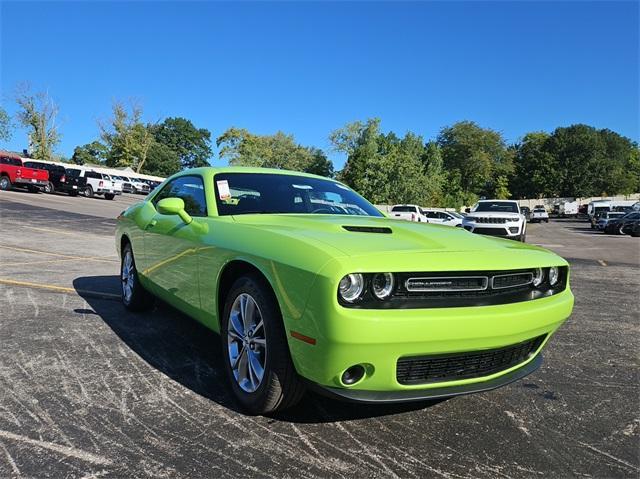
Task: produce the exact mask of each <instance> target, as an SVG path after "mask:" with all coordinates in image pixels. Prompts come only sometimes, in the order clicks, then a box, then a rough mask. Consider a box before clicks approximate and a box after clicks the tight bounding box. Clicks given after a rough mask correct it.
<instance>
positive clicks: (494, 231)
mask: <svg viewBox="0 0 640 479" xmlns="http://www.w3.org/2000/svg"><path fill="white" fill-rule="evenodd" d="M531 221H533V219H532V220H531ZM462 227H463V228H464V229H466V230H467V231H470V232H471V233H476V234H481V235H488V236H500V237H502V238H516V237H518V236H520V234H521V233H520V227H519V226H518V225H517V224H509V223H505V224H490V223H463V224H462Z"/></svg>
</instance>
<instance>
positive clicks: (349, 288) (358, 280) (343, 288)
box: [338, 273, 364, 303]
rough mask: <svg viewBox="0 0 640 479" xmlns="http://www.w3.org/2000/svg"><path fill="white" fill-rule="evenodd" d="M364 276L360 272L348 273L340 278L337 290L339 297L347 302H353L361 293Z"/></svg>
mask: <svg viewBox="0 0 640 479" xmlns="http://www.w3.org/2000/svg"><path fill="white" fill-rule="evenodd" d="M363 289H364V278H363V277H362V275H361V274H360V273H353V274H348V275H346V276H345V277H344V278H342V279H341V280H340V286H339V287H338V291H339V293H340V297H341V298H342V299H344V300H345V301H346V302H348V303H353V302H354V301H355V300H356V299H358V298H359V297H360V295H361V294H362V290H363Z"/></svg>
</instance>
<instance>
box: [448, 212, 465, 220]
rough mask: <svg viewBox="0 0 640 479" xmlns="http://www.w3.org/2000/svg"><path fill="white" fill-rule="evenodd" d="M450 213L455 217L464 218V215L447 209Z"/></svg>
mask: <svg viewBox="0 0 640 479" xmlns="http://www.w3.org/2000/svg"><path fill="white" fill-rule="evenodd" d="M449 214H450V215H453V216H455V217H456V218H459V219H462V218H464V216H462V215H461V214H460V213H458V212H457V211H449Z"/></svg>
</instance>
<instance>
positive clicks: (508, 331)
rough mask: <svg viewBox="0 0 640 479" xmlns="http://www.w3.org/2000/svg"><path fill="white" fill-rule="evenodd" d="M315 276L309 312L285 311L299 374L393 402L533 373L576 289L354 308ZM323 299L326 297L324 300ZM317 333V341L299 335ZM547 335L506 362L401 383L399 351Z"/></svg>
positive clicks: (479, 347) (334, 389)
mask: <svg viewBox="0 0 640 479" xmlns="http://www.w3.org/2000/svg"><path fill="white" fill-rule="evenodd" d="M322 282H323V281H322V280H321V281H320V282H319V283H318V282H317V283H316V284H315V285H314V287H313V290H314V294H313V295H312V297H311V298H310V299H309V302H308V303H307V308H306V310H305V311H304V313H303V314H302V315H301V316H300V317H299V318H297V319H291V318H287V317H285V325H286V329H287V336H288V341H289V348H290V351H291V355H292V358H293V362H294V365H295V367H296V370H297V371H298V373H299V374H300V375H301V376H303V377H304V378H306V379H307V380H308V381H310V382H312V383H314V384H315V385H317V386H316V387H319V388H321V389H323V390H325V392H327V393H329V394H332V395H338V396H340V397H343V398H346V399H351V400H360V401H369V402H381V401H382V402H394V401H411V400H420V399H429V398H437V397H445V396H453V395H458V394H468V393H471V392H477V391H484V390H488V389H493V388H496V387H499V386H501V385H503V384H506V383H508V382H511V381H515V380H517V379H519V378H521V377H524V376H525V375H527V374H529V373H531V372H532V371H534V370H535V369H536V368H537V367H538V366H539V361H540V360H541V359H540V352H541V350H542V349H543V348H544V346H545V344H546V342H547V341H548V340H549V338H550V337H551V335H552V334H553V333H554V332H555V331H556V330H557V329H558V328H559V327H560V325H561V324H562V323H563V322H564V321H565V320H566V319H567V318H568V317H569V315H570V314H571V310H572V308H573V294H572V293H571V291H570V290H569V287H568V286H567V289H565V290H564V291H563V292H561V293H558V294H555V295H553V296H549V297H546V298H541V299H536V300H531V301H523V302H519V303H512V304H502V305H492V306H473V307H460V308H425V309H391V310H382V309H376V310H372V309H354V308H345V307H342V306H340V305H339V304H338V303H337V300H336V301H335V302H334V303H332V304H327V303H329V302H328V301H326V298H327V296H326V293H329V294H331V295H332V296H335V284H331V283H330V282H328V281H327V284H321V283H322ZM323 298H324V299H325V301H323V300H322V299H323ZM300 335H303V336H304V337H306V338H313V340H314V341H313V344H311V343H310V342H305V341H303V340H299V339H298V338H299V337H300ZM541 335H546V338H545V340H544V342H543V343H542V344H541V345H540V346H539V348H538V349H537V350H536V351H535V352H534V353H532V354H531V355H529V356H528V357H527V358H526V359H524V360H522V362H520V363H518V364H515V365H513V366H510V367H507V369H504V370H500V371H498V372H495V373H492V374H489V375H485V376H482V377H472V378H467V379H459V380H446V381H439V382H427V383H419V384H401V383H400V382H399V381H398V373H397V365H398V360H399V359H401V358H407V357H413V356H430V355H439V354H449V353H452V354H457V353H461V354H463V353H467V352H477V351H483V350H490V349H496V348H501V347H504V346H508V345H513V344H516V343H520V342H523V341H528V340H530V339H532V338H536V337H538V336H541ZM354 365H362V366H363V367H364V369H365V371H366V373H365V376H364V377H363V378H362V379H361V380H360V381H358V382H357V383H355V384H353V385H351V386H347V385H345V384H344V383H343V382H342V380H341V377H342V374H343V373H344V372H345V371H346V370H347V369H348V368H350V367H352V366H354Z"/></svg>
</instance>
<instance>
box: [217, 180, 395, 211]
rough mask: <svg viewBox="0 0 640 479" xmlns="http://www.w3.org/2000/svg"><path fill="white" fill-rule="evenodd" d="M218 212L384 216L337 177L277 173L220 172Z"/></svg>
mask: <svg viewBox="0 0 640 479" xmlns="http://www.w3.org/2000/svg"><path fill="white" fill-rule="evenodd" d="M214 187H215V195H216V203H217V205H218V214H219V215H220V216H226V215H243V214H255V213H258V214H269V213H298V214H332V215H357V216H384V215H383V214H382V213H381V212H380V211H378V210H377V209H376V207H375V206H373V205H372V204H371V203H369V202H368V201H367V200H365V199H364V198H362V197H361V196H360V195H358V194H357V193H355V192H354V191H352V190H351V189H349V188H348V187H346V186H344V185H341V184H340V183H336V182H334V181H329V180H323V179H320V178H311V177H305V176H296V175H287V174H275V173H219V174H217V175H216V176H215V178H214Z"/></svg>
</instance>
